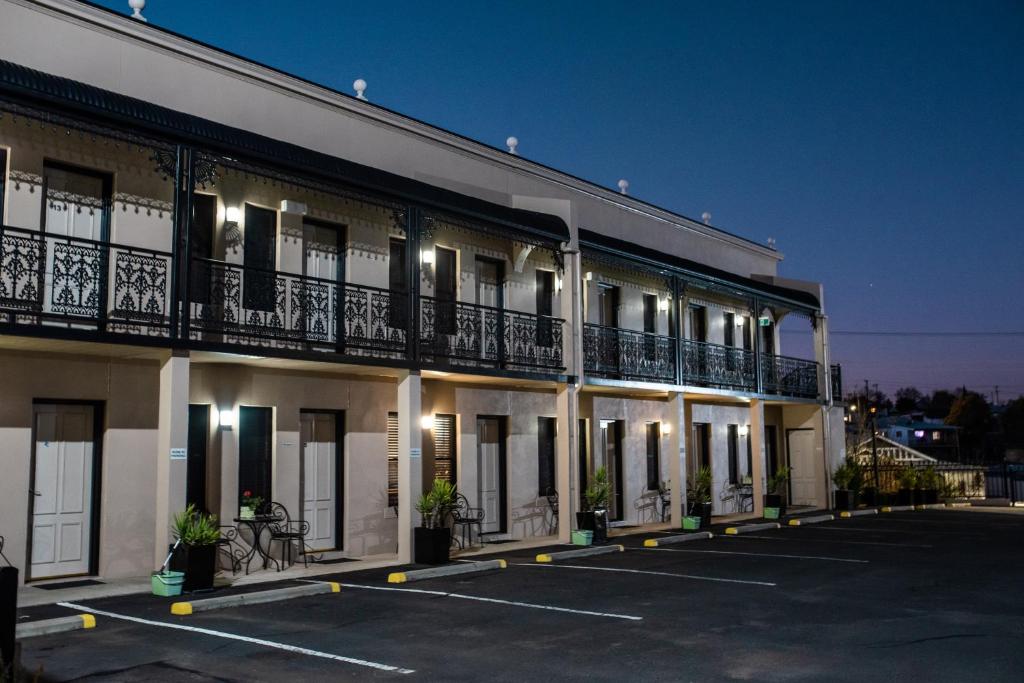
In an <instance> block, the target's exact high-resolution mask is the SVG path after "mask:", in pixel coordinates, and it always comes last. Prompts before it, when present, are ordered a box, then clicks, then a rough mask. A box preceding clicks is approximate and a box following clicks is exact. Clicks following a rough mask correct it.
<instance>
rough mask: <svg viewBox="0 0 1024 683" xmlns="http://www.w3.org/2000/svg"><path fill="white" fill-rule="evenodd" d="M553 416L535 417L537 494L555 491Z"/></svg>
mask: <svg viewBox="0 0 1024 683" xmlns="http://www.w3.org/2000/svg"><path fill="white" fill-rule="evenodd" d="M555 430H556V427H555V418H553V417H538V418H537V495H539V496H546V495H549V494H551V493H553V492H554V491H555Z"/></svg>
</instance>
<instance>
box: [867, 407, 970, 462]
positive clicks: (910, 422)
mask: <svg viewBox="0 0 1024 683" xmlns="http://www.w3.org/2000/svg"><path fill="white" fill-rule="evenodd" d="M958 432H959V427H954V426H952V425H947V424H943V422H942V421H941V420H929V419H927V418H925V417H924V416H923V415H919V414H913V415H896V416H891V417H885V418H880V419H879V420H878V434H879V435H880V436H884V437H885V438H887V439H889V440H890V441H893V442H895V443H898V444H901V445H903V446H909V447H910V448H913V449H914V450H916V451H919V452H921V453H924V454H925V455H929V456H931V457H933V458H935V459H937V460H945V461H948V462H958V461H959V460H960V441H959V434H958Z"/></svg>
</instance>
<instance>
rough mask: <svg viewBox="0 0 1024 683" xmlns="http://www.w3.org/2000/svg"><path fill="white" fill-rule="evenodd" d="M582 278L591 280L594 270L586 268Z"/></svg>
mask: <svg viewBox="0 0 1024 683" xmlns="http://www.w3.org/2000/svg"><path fill="white" fill-rule="evenodd" d="M583 279H584V280H586V281H587V282H590V281H591V280H593V279H594V272H593V271H590V270H588V271H587V272H585V273H583Z"/></svg>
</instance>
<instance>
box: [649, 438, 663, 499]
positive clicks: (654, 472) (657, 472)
mask: <svg viewBox="0 0 1024 683" xmlns="http://www.w3.org/2000/svg"><path fill="white" fill-rule="evenodd" d="M660 441H661V423H660V422H650V423H648V425H647V489H648V490H649V491H654V490H656V489H658V488H660V487H661V463H660V460H661V458H660V457H659V456H660V451H661V443H660Z"/></svg>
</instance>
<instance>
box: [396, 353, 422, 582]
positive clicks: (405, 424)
mask: <svg viewBox="0 0 1024 683" xmlns="http://www.w3.org/2000/svg"><path fill="white" fill-rule="evenodd" d="M421 386H422V382H421V381H420V372H419V370H407V371H405V372H403V373H402V374H401V375H400V376H399V377H398V561H399V562H402V563H403V564H404V563H408V562H412V559H413V528H414V527H416V525H417V520H416V517H415V515H416V511H415V509H414V506H415V505H416V501H417V500H419V497H420V494H421V493H422V491H423V458H422V457H421V456H422V452H423V451H422V449H423V428H422V426H421V425H420V411H421V409H422V407H421V406H422V395H421V393H420V392H421Z"/></svg>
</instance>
